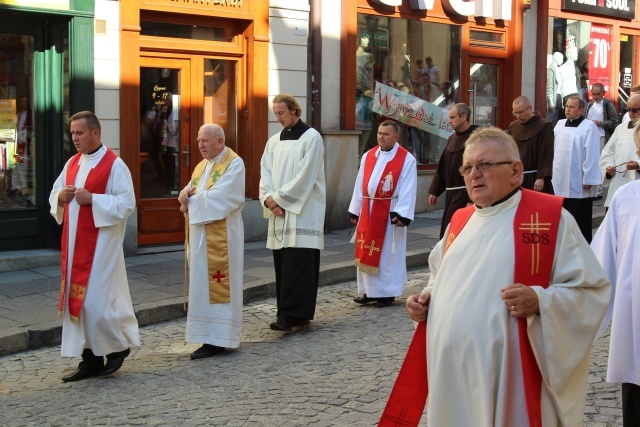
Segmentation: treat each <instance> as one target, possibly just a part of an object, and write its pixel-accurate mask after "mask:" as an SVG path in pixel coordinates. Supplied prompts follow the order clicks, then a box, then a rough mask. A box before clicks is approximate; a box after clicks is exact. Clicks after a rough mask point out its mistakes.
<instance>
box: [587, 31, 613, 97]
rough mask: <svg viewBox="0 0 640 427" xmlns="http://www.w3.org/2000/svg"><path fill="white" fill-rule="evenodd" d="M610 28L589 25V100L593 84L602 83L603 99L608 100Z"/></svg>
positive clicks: (609, 95) (609, 83)
mask: <svg viewBox="0 0 640 427" xmlns="http://www.w3.org/2000/svg"><path fill="white" fill-rule="evenodd" d="M610 64H611V27H609V26H604V25H597V24H591V34H590V35H589V100H591V87H592V86H593V84H594V83H602V84H603V86H604V96H605V98H610V97H611V94H610V92H609V91H610V86H611V65H610Z"/></svg>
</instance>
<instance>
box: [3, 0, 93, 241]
mask: <svg viewBox="0 0 640 427" xmlns="http://www.w3.org/2000/svg"><path fill="white" fill-rule="evenodd" d="M93 14H94V0H64V1H63V0H40V1H37V0H0V252H4V251H16V250H27V249H41V248H54V247H57V246H58V245H59V238H60V227H59V226H58V225H57V224H56V223H55V221H53V219H52V218H51V215H50V214H49V200H48V199H49V193H50V191H51V186H52V184H53V182H54V181H55V179H56V177H57V175H58V174H59V173H60V171H61V170H62V167H63V166H64V164H65V162H66V161H67V160H68V159H69V158H70V157H71V156H72V155H73V154H74V153H75V148H74V147H73V144H72V143H71V140H70V137H69V133H68V118H69V116H70V115H71V114H73V113H75V112H77V111H81V110H93V108H94V79H93V76H94V73H93V57H94V55H93V35H94V20H93Z"/></svg>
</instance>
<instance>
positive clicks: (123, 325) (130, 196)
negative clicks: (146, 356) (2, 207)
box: [49, 146, 140, 357]
mask: <svg viewBox="0 0 640 427" xmlns="http://www.w3.org/2000/svg"><path fill="white" fill-rule="evenodd" d="M106 152H107V149H106V148H105V147H104V146H103V147H101V148H100V149H99V150H98V151H97V152H96V153H94V154H84V155H82V157H81V159H80V169H79V170H78V174H77V175H76V180H75V183H74V186H75V187H76V188H82V187H83V185H84V183H85V181H86V179H87V175H88V174H89V171H90V170H91V169H93V168H94V167H95V166H96V165H97V164H98V162H99V161H100V159H102V157H103V156H104V155H105V153H106ZM69 162H71V160H69ZM69 162H67V164H66V165H65V166H64V169H63V170H62V173H61V174H60V176H59V177H58V179H57V180H56V182H55V183H54V184H53V190H52V191H51V195H50V196H49V203H50V205H51V215H53V217H54V218H55V219H56V221H57V222H58V224H62V221H63V219H64V211H63V208H61V207H59V206H58V194H59V193H60V191H62V190H63V189H64V188H65V187H66V185H65V179H66V178H65V177H66V175H67V170H68V168H69ZM135 206H136V197H135V195H134V192H133V182H132V181H131V173H130V172H129V169H128V168H127V166H126V165H125V164H124V162H123V161H122V160H121V159H120V158H117V159H116V160H115V162H114V163H113V167H112V168H111V173H110V174H109V180H108V181H107V187H106V190H105V194H93V199H92V212H93V221H94V224H95V226H96V227H97V228H99V229H100V230H99V232H98V240H97V242H96V251H95V256H94V258H93V265H92V266H91V276H90V277H89V283H88V286H87V293H86V296H85V299H84V303H83V305H82V310H81V312H80V317H79V319H78V322H77V323H73V322H72V321H71V319H70V318H69V308H68V303H67V301H65V305H64V309H63V312H62V356H64V357H76V356H80V355H81V354H82V351H83V350H84V349H85V348H90V349H91V350H92V351H93V353H94V354H95V355H96V356H104V355H107V354H109V353H114V352H118V351H122V350H125V349H127V348H128V347H129V346H130V345H133V346H138V345H140V338H139V335H138V321H137V320H136V317H135V313H134V311H133V305H132V303H131V295H130V294H129V283H128V282H127V271H126V270H125V265H124V252H123V249H122V242H123V240H124V233H125V227H126V223H127V217H128V216H129V215H131V213H133V211H134V209H135ZM79 209H80V205H78V203H77V202H76V200H75V199H73V200H72V201H71V202H69V227H68V229H69V245H68V249H69V253H68V257H67V261H68V263H67V280H66V282H67V283H66V286H67V293H66V295H67V297H68V295H69V281H70V280H71V274H72V262H73V253H74V250H75V241H76V229H77V221H78V213H79ZM78 237H79V238H82V236H78Z"/></svg>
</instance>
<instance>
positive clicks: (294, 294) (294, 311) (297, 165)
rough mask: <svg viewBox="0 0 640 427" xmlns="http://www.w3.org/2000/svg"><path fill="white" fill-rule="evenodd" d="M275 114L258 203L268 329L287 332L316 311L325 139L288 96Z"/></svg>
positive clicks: (277, 101)
mask: <svg viewBox="0 0 640 427" xmlns="http://www.w3.org/2000/svg"><path fill="white" fill-rule="evenodd" d="M273 114H274V115H275V116H276V120H278V122H280V124H281V125H282V127H283V128H284V129H282V131H280V132H278V133H276V134H275V135H273V136H272V137H271V138H269V140H268V141H267V145H266V146H265V148H264V153H263V154H262V159H261V160H260V203H262V206H263V211H264V217H265V218H267V219H268V222H269V225H268V229H267V248H269V249H271V250H272V251H273V265H274V269H275V275H276V301H277V304H278V311H277V313H276V320H275V321H274V322H272V323H271V324H270V325H269V327H270V328H271V329H272V330H274V331H281V332H291V331H292V330H293V328H294V327H300V326H306V325H308V324H309V323H310V321H311V320H313V318H314V316H315V311H316V299H317V296H318V282H319V279H320V250H321V249H323V248H324V212H325V207H326V187H325V180H324V143H323V141H322V136H320V133H318V131H316V130H315V129H313V128H311V127H309V125H307V124H306V123H304V122H303V121H302V119H301V118H300V115H301V114H302V108H300V104H298V101H297V100H296V99H295V98H294V97H293V96H292V95H289V94H286V93H283V94H280V95H276V96H275V97H274V98H273Z"/></svg>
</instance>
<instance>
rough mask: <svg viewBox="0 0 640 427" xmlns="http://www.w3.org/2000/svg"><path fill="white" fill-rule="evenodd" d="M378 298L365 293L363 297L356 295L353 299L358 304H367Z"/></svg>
mask: <svg viewBox="0 0 640 427" xmlns="http://www.w3.org/2000/svg"><path fill="white" fill-rule="evenodd" d="M377 300H378V299H377V298H369V297H368V296H367V294H364V295H362V296H361V297H355V298H354V299H353V302H355V303H357V304H361V305H365V304H369V303H372V302H376V301H377Z"/></svg>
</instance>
